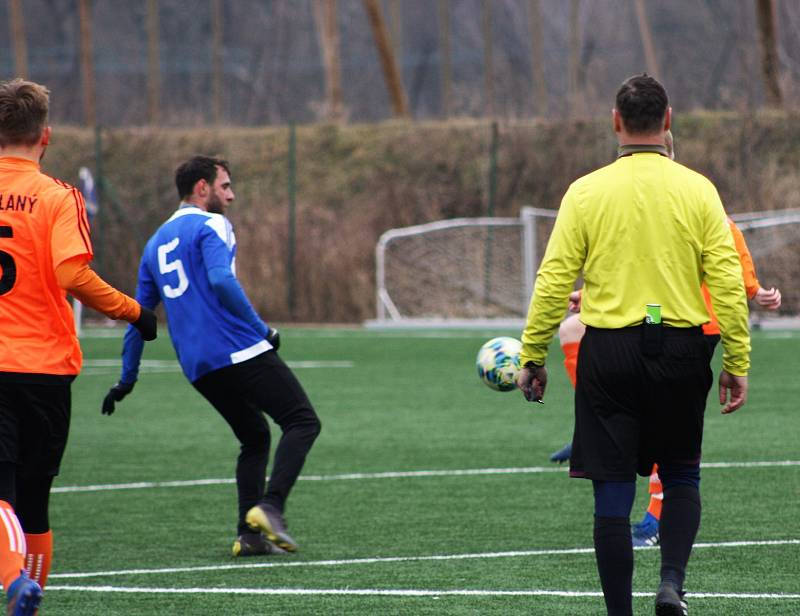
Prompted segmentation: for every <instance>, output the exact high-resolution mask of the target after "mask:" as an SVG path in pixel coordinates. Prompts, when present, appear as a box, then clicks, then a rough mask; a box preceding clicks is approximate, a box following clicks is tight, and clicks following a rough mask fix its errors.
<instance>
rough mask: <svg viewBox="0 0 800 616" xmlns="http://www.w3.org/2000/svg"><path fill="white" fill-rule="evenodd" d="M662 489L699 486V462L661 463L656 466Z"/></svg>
mask: <svg viewBox="0 0 800 616" xmlns="http://www.w3.org/2000/svg"><path fill="white" fill-rule="evenodd" d="M658 474H659V476H660V477H661V485H662V486H664V491H665V492H666V491H667V490H669V489H671V488H675V487H678V486H688V487H691V488H699V487H700V465H699V464H662V465H660V466H659V467H658Z"/></svg>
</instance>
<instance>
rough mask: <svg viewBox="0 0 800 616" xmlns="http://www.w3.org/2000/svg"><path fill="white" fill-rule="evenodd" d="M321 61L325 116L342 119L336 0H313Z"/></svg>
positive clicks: (337, 120)
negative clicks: (323, 79) (323, 71)
mask: <svg viewBox="0 0 800 616" xmlns="http://www.w3.org/2000/svg"><path fill="white" fill-rule="evenodd" d="M314 20H315V21H316V22H317V32H318V34H319V41H320V47H321V48H322V63H323V65H324V67H325V105H326V116H327V118H328V120H330V121H332V122H340V121H341V120H342V65H341V60H340V57H339V26H338V24H337V21H336V0H315V1H314Z"/></svg>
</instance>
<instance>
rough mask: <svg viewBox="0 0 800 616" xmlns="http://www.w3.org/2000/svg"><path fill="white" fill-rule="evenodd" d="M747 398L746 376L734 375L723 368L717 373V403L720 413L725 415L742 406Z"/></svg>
mask: <svg viewBox="0 0 800 616" xmlns="http://www.w3.org/2000/svg"><path fill="white" fill-rule="evenodd" d="M746 400H747V377H746V376H736V375H733V374H731V373H730V372H726V371H725V370H723V371H722V372H720V373H719V403H720V404H723V405H724V406H723V407H722V414H723V415H727V414H728V413H733V412H734V411H735V410H737V409H740V408H742V407H743V406H744V403H745V401H746Z"/></svg>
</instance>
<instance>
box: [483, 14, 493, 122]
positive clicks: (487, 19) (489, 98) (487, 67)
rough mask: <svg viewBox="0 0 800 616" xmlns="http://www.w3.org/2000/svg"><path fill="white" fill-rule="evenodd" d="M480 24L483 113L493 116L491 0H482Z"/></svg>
mask: <svg viewBox="0 0 800 616" xmlns="http://www.w3.org/2000/svg"><path fill="white" fill-rule="evenodd" d="M481 7H482V9H483V10H482V19H481V26H482V30H483V78H484V115H485V116H486V117H489V118H491V117H494V58H493V51H494V50H493V45H492V43H493V41H492V38H493V37H492V2H491V0H483V2H482V3H481Z"/></svg>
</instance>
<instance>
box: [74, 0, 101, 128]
mask: <svg viewBox="0 0 800 616" xmlns="http://www.w3.org/2000/svg"><path fill="white" fill-rule="evenodd" d="M78 19H79V20H80V37H81V40H80V45H81V85H82V86H83V121H84V123H85V124H87V125H88V126H95V125H96V124H97V112H96V107H95V83H94V60H93V57H92V48H93V45H92V7H91V0H78Z"/></svg>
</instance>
